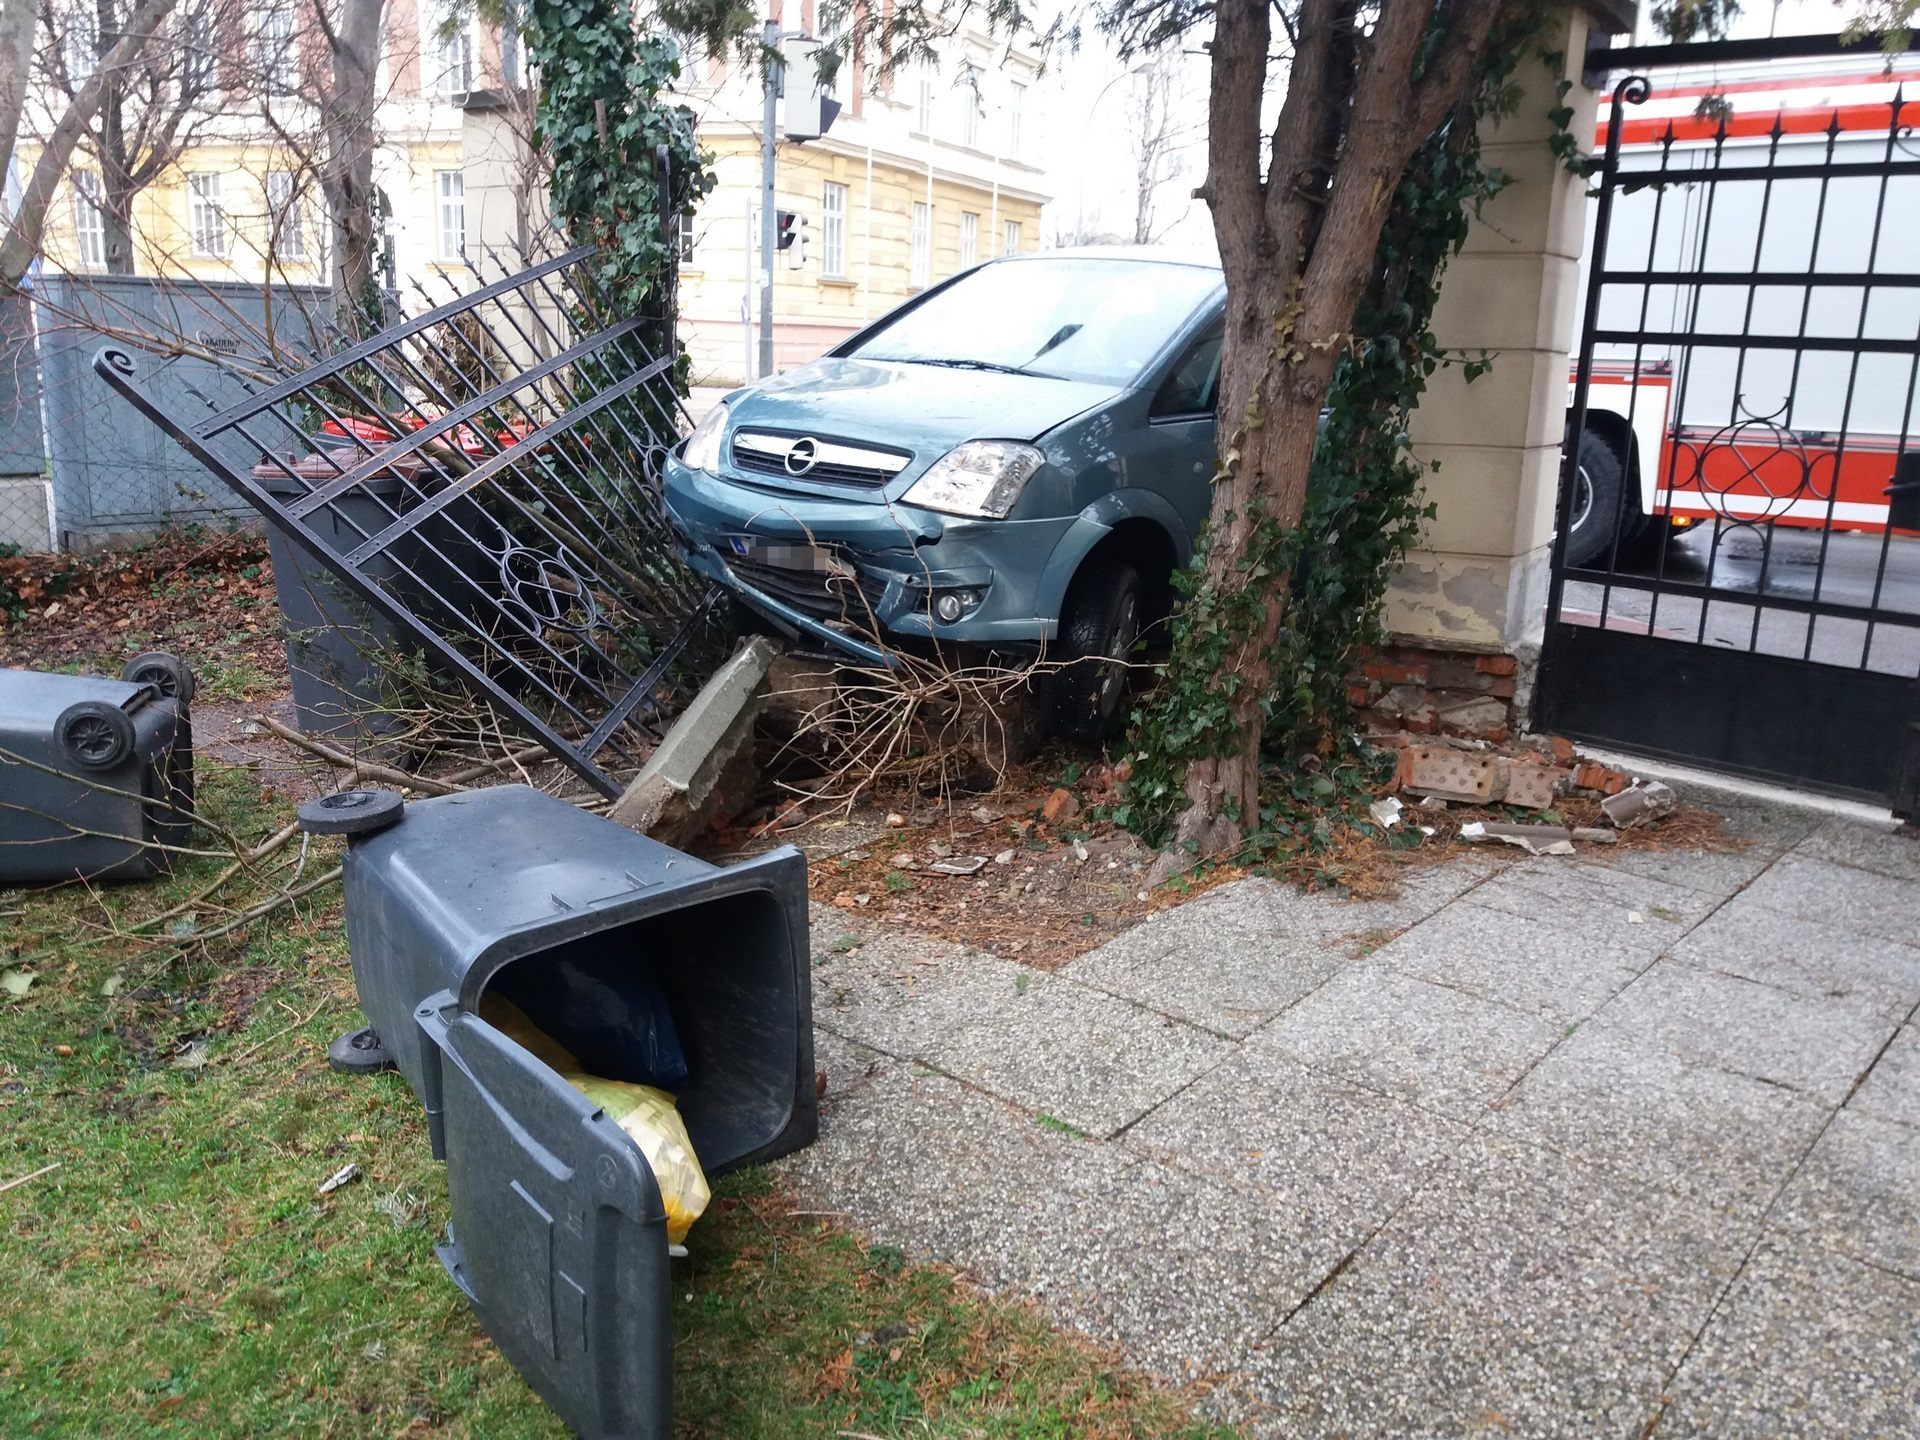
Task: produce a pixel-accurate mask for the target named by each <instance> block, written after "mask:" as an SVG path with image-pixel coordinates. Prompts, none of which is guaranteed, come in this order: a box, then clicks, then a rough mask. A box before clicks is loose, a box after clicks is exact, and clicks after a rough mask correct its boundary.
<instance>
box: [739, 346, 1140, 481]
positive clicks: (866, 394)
mask: <svg viewBox="0 0 1920 1440" xmlns="http://www.w3.org/2000/svg"><path fill="white" fill-rule="evenodd" d="M1120 393H1121V392H1120V391H1119V390H1118V389H1116V388H1115V387H1113V386H1111V385H1095V384H1089V383H1086V382H1084V381H1079V380H1055V379H1051V378H1048V377H1046V376H1040V375H1008V374H1004V373H1002V372H1000V371H996V370H962V369H956V368H954V367H951V366H945V365H910V364H905V363H902V362H896V361H875V360H854V359H844V358H839V357H835V356H826V357H823V358H821V359H819V360H815V361H813V362H812V363H810V364H807V365H802V366H801V367H800V368H799V369H797V370H789V371H787V372H786V373H785V374H783V375H776V376H774V377H773V378H772V379H771V380H767V381H765V382H763V383H762V384H759V385H756V386H754V387H753V388H752V389H750V390H744V391H742V392H740V393H739V394H738V395H735V396H734V397H733V398H732V399H730V400H729V401H728V420H729V428H730V429H741V428H747V429H753V428H758V427H764V428H766V429H770V430H784V431H787V432H789V433H792V432H798V433H800V434H805V435H817V436H820V437H822V438H833V439H840V440H852V441H864V442H867V443H870V444H874V445H885V446H891V447H895V448H898V449H902V450H911V451H913V452H914V454H915V457H916V459H917V460H918V461H919V463H921V464H926V463H929V462H931V461H932V460H934V459H935V458H937V457H938V456H940V455H944V454H945V453H946V452H947V451H948V450H951V449H952V448H953V447H954V446H955V445H958V444H960V443H961V442H963V441H966V440H1035V439H1038V438H1039V437H1040V436H1042V435H1044V434H1046V432H1047V431H1049V430H1051V429H1053V428H1054V427H1055V426H1056V425H1060V424H1063V423H1065V422H1066V421H1068V420H1071V419H1072V418H1073V417H1074V416H1076V415H1079V414H1082V413H1084V412H1085V411H1087V410H1091V409H1092V408H1093V407H1094V406H1096V405H1099V404H1101V403H1103V402H1105V401H1108V400H1111V399H1112V398H1113V397H1114V396H1116V395H1118V394H1120Z"/></svg>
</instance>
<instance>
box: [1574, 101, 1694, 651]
mask: <svg viewBox="0 0 1920 1440" xmlns="http://www.w3.org/2000/svg"><path fill="white" fill-rule="evenodd" d="M1666 145H1667V148H1668V149H1669V150H1670V149H1671V148H1672V146H1673V127H1672V125H1671V124H1669V125H1668V127H1667V140H1666ZM1663 153H1664V152H1663ZM1666 209H1667V192H1666V191H1665V190H1664V189H1660V190H1655V191H1654V192H1653V223H1652V225H1651V226H1649V227H1648V231H1647V260H1646V263H1647V265H1648V266H1649V267H1651V266H1652V264H1653V260H1654V257H1655V256H1656V255H1657V254H1659V252H1660V222H1661V220H1662V219H1663V218H1664V217H1665V215H1666ZM1681 226H1682V231H1683V233H1684V229H1685V207H1684V206H1682V219H1681ZM1595 258H1596V259H1597V260H1598V259H1604V258H1605V257H1604V256H1596V257H1595ZM1653 289H1654V287H1653V286H1652V285H1651V284H1645V285H1642V286H1641V287H1640V319H1639V328H1640V330H1641V332H1642V333H1643V334H1644V333H1645V331H1646V328H1647V316H1648V312H1649V311H1650V310H1651V309H1652V308H1653ZM1645 354H1646V341H1645V340H1644V339H1641V340H1636V341H1635V342H1634V346H1633V368H1632V369H1631V370H1630V371H1629V372H1628V373H1629V374H1630V375H1631V376H1632V377H1633V381H1634V383H1633V384H1632V385H1630V386H1629V387H1628V395H1629V398H1628V401H1627V434H1628V435H1629V436H1633V435H1637V434H1638V433H1639V431H1638V430H1637V429H1636V428H1635V426H1634V417H1635V416H1636V415H1637V414H1638V411H1639V405H1640V384H1639V379H1640V374H1641V360H1642V357H1643V356H1645ZM1678 420H1679V416H1678V415H1677V414H1676V415H1673V416H1662V417H1661V422H1660V424H1661V432H1662V435H1663V437H1664V435H1665V434H1666V432H1667V430H1668V428H1669V426H1670V425H1672V424H1675V423H1677V422H1678ZM1628 448H1629V450H1630V451H1631V452H1632V454H1633V456H1634V458H1635V459H1636V460H1637V461H1639V463H1640V464H1641V465H1642V466H1643V467H1644V466H1645V464H1646V462H1645V460H1644V459H1642V458H1641V457H1640V455H1639V447H1638V446H1637V445H1634V444H1629V446H1628ZM1651 469H1652V472H1653V509H1654V510H1655V511H1658V510H1659V508H1660V506H1661V503H1662V502H1661V497H1662V495H1665V497H1666V504H1667V506H1668V508H1671V507H1672V503H1673V491H1672V489H1671V485H1670V484H1669V488H1668V489H1666V490H1664V491H1663V490H1662V489H1661V488H1660V479H1661V474H1660V456H1659V454H1658V453H1657V452H1656V453H1655V454H1654V456H1653V463H1652V466H1651ZM1634 478H1635V477H1634V476H1633V474H1632V471H1631V468H1630V467H1629V470H1628V473H1627V475H1626V476H1625V477H1624V479H1623V481H1622V483H1623V484H1631V483H1634ZM1668 478H1669V481H1671V477H1668ZM1645 520H1646V523H1648V524H1651V525H1664V524H1665V523H1666V522H1665V520H1664V519H1663V518H1661V517H1659V516H1658V515H1649V516H1646V517H1645ZM1654 569H1655V574H1656V576H1658V577H1664V576H1665V575H1666V570H1667V543H1666V536H1664V535H1662V536H1661V537H1660V538H1659V549H1658V554H1657V555H1656V557H1655V566H1654ZM1659 619H1660V597H1659V596H1658V595H1655V596H1654V597H1653V603H1652V606H1651V608H1650V610H1649V612H1648V615H1647V627H1648V629H1650V630H1651V629H1652V628H1653V627H1654V626H1655V625H1657V624H1658V623H1659Z"/></svg>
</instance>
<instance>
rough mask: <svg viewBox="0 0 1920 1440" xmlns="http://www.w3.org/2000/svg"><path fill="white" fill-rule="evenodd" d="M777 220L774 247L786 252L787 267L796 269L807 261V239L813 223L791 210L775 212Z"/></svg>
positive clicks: (810, 237)
mask: <svg viewBox="0 0 1920 1440" xmlns="http://www.w3.org/2000/svg"><path fill="white" fill-rule="evenodd" d="M775 216H776V218H777V220H778V221H779V239H778V241H777V242H776V243H775V246H774V248H775V249H777V250H784V251H786V252H787V268H788V269H789V270H798V269H799V268H800V267H801V266H802V265H804V264H806V263H807V241H808V240H810V239H812V236H811V234H810V233H809V232H810V231H811V230H812V229H813V224H812V222H811V221H809V220H808V219H807V217H806V216H804V215H796V214H795V213H794V212H793V211H791V210H780V211H776V212H775Z"/></svg>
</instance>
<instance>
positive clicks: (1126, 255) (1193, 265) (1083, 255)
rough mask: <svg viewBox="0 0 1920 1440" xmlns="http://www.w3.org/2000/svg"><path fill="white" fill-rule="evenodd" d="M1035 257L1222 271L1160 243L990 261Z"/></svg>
mask: <svg viewBox="0 0 1920 1440" xmlns="http://www.w3.org/2000/svg"><path fill="white" fill-rule="evenodd" d="M1035 260H1123V261H1128V262H1131V263H1135V264H1149V265H1177V266H1179V267H1181V268H1182V269H1185V270H1207V271H1211V272H1212V273H1213V274H1215V275H1218V274H1219V273H1220V267H1219V266H1218V265H1211V264H1208V263H1207V262H1206V261H1205V260H1194V259H1191V258H1189V257H1187V256H1184V255H1176V254H1173V253H1172V252H1170V251H1167V250H1162V249H1160V248H1159V247H1158V246H1156V245H1068V246H1062V247H1061V248H1060V249H1058V250H1025V251H1022V252H1021V253H1020V254H1018V255H1003V256H1001V257H1000V258H999V259H998V260H993V261H989V262H988V263H989V264H993V265H1018V264H1021V263H1022V262H1031V261H1035Z"/></svg>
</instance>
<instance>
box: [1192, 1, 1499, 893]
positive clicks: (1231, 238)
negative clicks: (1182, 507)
mask: <svg viewBox="0 0 1920 1440" xmlns="http://www.w3.org/2000/svg"><path fill="white" fill-rule="evenodd" d="M1515 3H1516V4H1517V3H1519V0H1515ZM1501 8H1502V7H1500V6H1498V5H1495V4H1492V3H1482V4H1478V5H1473V6H1461V7H1453V6H1449V7H1448V9H1449V11H1450V12H1451V15H1450V19H1449V21H1448V23H1447V27H1446V31H1445V34H1444V35H1443V37H1442V38H1441V39H1440V40H1439V41H1438V43H1434V44H1431V45H1429V44H1428V41H1429V38H1430V37H1429V29H1430V26H1431V24H1432V21H1433V14H1434V11H1433V7H1432V5H1431V3H1423V0H1387V3H1385V4H1383V5H1381V6H1380V7H1379V8H1378V10H1377V12H1375V13H1373V14H1371V15H1369V16H1367V17H1365V21H1366V24H1365V31H1364V35H1365V39H1364V49H1362V48H1361V41H1360V36H1361V34H1362V33H1363V32H1362V29H1361V26H1362V20H1363V16H1362V7H1360V5H1359V4H1358V3H1357V0H1303V4H1302V5H1301V8H1300V12H1299V17H1298V21H1297V24H1296V26H1295V33H1296V35H1297V37H1298V38H1297V43H1296V44H1295V46H1294V54H1293V61H1292V65H1291V68H1290V71H1289V74H1288V79H1287V93H1286V98H1285V99H1284V100H1283V101H1282V102H1281V105H1280V110H1279V113H1278V116H1277V117H1276V119H1275V121H1274V126H1273V130H1272V133H1271V136H1270V137H1269V139H1268V144H1267V146H1266V148H1267V150H1268V153H1269V155H1270V157H1271V158H1270V160H1269V163H1268V167H1267V169H1266V171H1265V173H1264V175H1263V174H1262V172H1261V168H1260V154H1261V149H1262V145H1261V141H1262V136H1261V133H1260V124H1261V114H1260V110H1261V95H1262V91H1263V88H1264V83H1265V78H1266V68H1267V50H1268V44H1269V41H1270V39H1271V29H1270V27H1271V15H1272V12H1271V9H1270V7H1269V5H1268V3H1267V0H1216V4H1215V7H1214V15H1215V29H1214V40H1213V46H1212V57H1211V70H1212V74H1211V77H1210V81H1209V87H1208V89H1209V94H1208V115H1207V119H1208V137H1207V145H1208V152H1207V181H1206V184H1205V186H1204V187H1203V188H1202V191H1201V193H1202V194H1203V196H1204V197H1205V198H1206V201H1207V204H1208V208H1209V209H1210V210H1211V212H1212V214H1213V224H1214V235H1215V238H1216V239H1217V241H1218V242H1219V247H1220V260H1221V267H1222V269H1223V271H1224V272H1225V276H1226V282H1227V325H1226V340H1225V347H1224V351H1223V355H1222V365H1221V400H1220V412H1219V413H1220V415H1221V416H1222V419H1223V424H1222V427H1221V429H1222V436H1221V445H1220V475H1219V477H1218V478H1217V480H1216V482H1215V486H1214V495H1213V508H1212V514H1211V517H1210V520H1209V527H1210V534H1211V536H1212V541H1211V546H1210V548H1209V549H1208V551H1207V558H1206V564H1205V566H1204V568H1203V570H1202V573H1201V586H1202V588H1203V590H1211V591H1212V592H1214V593H1216V594H1239V593H1242V592H1244V591H1245V590H1246V589H1247V587H1249V586H1257V587H1259V590H1258V594H1257V599H1258V600H1259V609H1258V613H1257V619H1256V621H1255V623H1253V624H1251V625H1250V626H1248V627H1247V628H1246V630H1245V631H1244V633H1239V634H1236V635H1235V636H1234V640H1235V642H1236V649H1235V651H1234V652H1233V653H1232V654H1230V655H1229V656H1228V657H1227V658H1226V660H1225V662H1224V663H1222V664H1220V665H1219V666H1218V668H1217V670H1215V671H1213V672H1211V673H1210V674H1209V675H1208V677H1207V679H1206V684H1207V685H1208V687H1209V689H1210V690H1211V692H1212V694H1213V695H1214V697H1215V698H1216V699H1224V700H1225V701H1226V705H1225V708H1226V712H1227V722H1226V730H1227V733H1226V734H1223V735H1216V736H1213V737H1211V740H1212V743H1211V744H1210V746H1209V747H1208V749H1209V753H1207V754H1205V755H1202V756H1200V757H1198V758H1195V759H1192V760H1190V761H1189V762H1188V765H1187V771H1186V776H1185V784H1184V788H1185V791H1186V797H1187V806H1186V809H1185V810H1184V811H1182V813H1181V815H1180V818H1179V820H1178V821H1177V823H1176V825H1175V829H1174V835H1175V840H1176V843H1177V844H1178V845H1179V846H1180V847H1181V848H1182V849H1183V850H1185V851H1186V852H1188V853H1195V854H1199V855H1202V856H1211V855H1220V854H1225V853H1229V852H1231V851H1233V850H1235V849H1237V848H1238V847H1239V846H1240V845H1241V844H1242V842H1243V841H1244V840H1245V838H1246V835H1247V832H1248V829H1249V828H1250V827H1251V826H1254V825H1256V824H1257V823H1258V819H1259V814H1260V742H1261V737H1262V735H1263V733H1264V732H1265V729H1266V719H1267V709H1268V706H1269V705H1270V704H1271V703H1272V702H1273V700H1274V696H1275V690H1276V680H1277V679H1278V678H1280V677H1277V676H1276V675H1275V674H1274V665H1275V658H1274V657H1275V650H1274V642H1275V640H1276V638H1277V637H1278V635H1279V631H1280V626H1281V625H1282V624H1283V623H1284V621H1285V618H1286V608H1287V598H1288V593H1289V590H1288V581H1289V577H1288V576H1287V575H1284V574H1279V573H1267V574H1258V573H1250V572H1249V569H1248V567H1247V563H1246V562H1247V561H1248V560H1249V557H1250V553H1251V552H1252V551H1253V550H1254V548H1255V545H1254V542H1255V540H1256V538H1257V537H1261V536H1263V535H1264V536H1265V537H1266V538H1269V539H1270V538H1271V536H1272V534H1273V533H1274V532H1275V531H1286V530H1289V529H1291V528H1293V527H1294V526H1296V525H1297V524H1298V523H1299V521H1300V516H1301V513H1302V511H1303V509H1304V507H1305V503H1306V495H1307V481H1308V477H1309V475H1310V473H1311V470H1312V465H1313V450H1314V440H1315V437H1316V433H1317V431H1318V427H1319V421H1320V410H1321V407H1322V406H1324V405H1325V404H1326V400H1327V394H1328V391H1329V390H1330V388H1331V386H1332V382H1333V376H1334V371H1335V369H1336V368H1337V366H1338V364H1339V359H1340V355H1341V353H1342V352H1343V350H1344V349H1345V347H1346V346H1347V345H1348V343H1349V342H1350V338H1351V337H1350V335H1349V331H1350V329H1351V327H1352V324H1353V314H1354V310H1355V307H1356V306H1357V305H1358V304H1359V302H1360V299H1361V297H1362V295H1363V294H1364V293H1365V289H1366V285H1367V281H1368V279H1369V277H1370V276H1371V274H1372V271H1373V265H1374V255H1375V252H1376V250H1377V248H1378V246H1379V242H1380V231H1381V227H1382V225H1383V224H1384V223H1385V220H1386V216H1387V212H1388V209H1389V208H1390V206H1391V203H1392V198H1393V193H1394V189H1395V186H1396V185H1397V184H1398V183H1399V180H1400V177H1401V175H1402V173H1403V172H1404V171H1405V169H1406V166H1407V162H1408V161H1409V160H1410V159H1411V158H1412V156H1413V153H1414V151H1415V150H1416V149H1417V148H1418V147H1419V146H1420V144H1421V143H1422V142H1423V141H1424V140H1425V138H1426V137H1427V136H1428V135H1429V134H1431V133H1432V132H1433V130H1434V129H1435V127H1436V126H1438V125H1439V123H1440V121H1441V120H1442V119H1443V118H1444V116H1445V115H1446V113H1447V111H1448V110H1449V109H1450V108H1451V107H1452V106H1453V104H1454V103H1455V102H1456V101H1457V100H1458V98H1459V96H1460V94H1461V93H1462V92H1463V91H1464V89H1465V87H1466V85H1467V83H1468V82H1469V80H1470V78H1471V76H1472V73H1473V67H1474V65H1475V64H1476V63H1477V61H1478V58H1479V55H1480V53H1481V50H1482V49H1483V47H1484V45H1485V43H1486V39H1487V35H1488V32H1489V30H1490V29H1491V28H1492V24H1493V20H1494V18H1495V16H1496V14H1498V13H1499V12H1500V10H1501ZM1423 52H1424V53H1423ZM1253 558H1254V559H1259V558H1261V557H1259V556H1253ZM1177 658H1178V657H1176V660H1175V663H1177Z"/></svg>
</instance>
